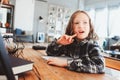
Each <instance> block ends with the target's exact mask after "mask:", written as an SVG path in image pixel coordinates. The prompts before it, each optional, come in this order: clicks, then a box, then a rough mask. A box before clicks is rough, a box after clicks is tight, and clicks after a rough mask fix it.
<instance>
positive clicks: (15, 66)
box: [0, 55, 33, 75]
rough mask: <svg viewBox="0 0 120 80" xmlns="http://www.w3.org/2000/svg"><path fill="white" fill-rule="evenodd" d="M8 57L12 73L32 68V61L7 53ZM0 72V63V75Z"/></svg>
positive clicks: (0, 66)
mask: <svg viewBox="0 0 120 80" xmlns="http://www.w3.org/2000/svg"><path fill="white" fill-rule="evenodd" d="M9 59H10V63H11V66H12V71H13V74H20V73H23V72H26V71H30V70H32V67H33V62H32V61H28V60H24V59H21V58H17V57H14V56H11V55H9ZM1 73H2V74H4V73H3V69H2V65H1V64H0V75H2V74H1Z"/></svg>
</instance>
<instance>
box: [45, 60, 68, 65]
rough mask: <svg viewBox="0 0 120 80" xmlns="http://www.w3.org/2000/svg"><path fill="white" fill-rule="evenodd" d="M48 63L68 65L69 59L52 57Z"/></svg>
mask: <svg viewBox="0 0 120 80" xmlns="http://www.w3.org/2000/svg"><path fill="white" fill-rule="evenodd" d="M47 63H48V64H50V65H55V66H59V67H66V66H67V59H59V58H50V59H48V60H47Z"/></svg>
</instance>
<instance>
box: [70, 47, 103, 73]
mask: <svg viewBox="0 0 120 80" xmlns="http://www.w3.org/2000/svg"><path fill="white" fill-rule="evenodd" d="M100 54H101V49H100V48H99V46H98V45H90V46H89V49H88V54H87V55H86V56H84V57H82V58H78V59H68V69H69V70H73V71H78V72H87V73H104V57H103V56H101V55H100Z"/></svg>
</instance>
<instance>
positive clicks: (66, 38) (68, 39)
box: [57, 34, 77, 45]
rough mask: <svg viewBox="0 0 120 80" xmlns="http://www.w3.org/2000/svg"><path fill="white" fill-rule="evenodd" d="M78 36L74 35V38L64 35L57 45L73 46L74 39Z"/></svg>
mask: <svg viewBox="0 0 120 80" xmlns="http://www.w3.org/2000/svg"><path fill="white" fill-rule="evenodd" d="M76 36H77V34H74V35H72V36H68V35H63V36H61V37H60V39H58V41H57V43H58V44H61V45H68V44H71V43H72V42H73V38H74V37H76Z"/></svg>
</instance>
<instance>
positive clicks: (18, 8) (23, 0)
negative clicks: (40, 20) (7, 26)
mask: <svg viewBox="0 0 120 80" xmlns="http://www.w3.org/2000/svg"><path fill="white" fill-rule="evenodd" d="M33 18H34V0H16V4H15V19H14V28H20V29H23V30H27V31H32V29H33Z"/></svg>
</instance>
